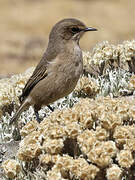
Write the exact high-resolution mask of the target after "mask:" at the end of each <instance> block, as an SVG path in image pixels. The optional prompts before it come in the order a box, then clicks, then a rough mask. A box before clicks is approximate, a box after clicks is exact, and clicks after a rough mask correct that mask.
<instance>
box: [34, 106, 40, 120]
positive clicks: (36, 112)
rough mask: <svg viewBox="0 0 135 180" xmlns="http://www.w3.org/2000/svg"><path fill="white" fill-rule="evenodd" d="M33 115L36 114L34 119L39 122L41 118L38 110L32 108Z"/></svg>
mask: <svg viewBox="0 0 135 180" xmlns="http://www.w3.org/2000/svg"><path fill="white" fill-rule="evenodd" d="M34 112H35V115H36V120H37V122H38V123H41V119H40V117H39V114H38V111H37V110H35V109H34Z"/></svg>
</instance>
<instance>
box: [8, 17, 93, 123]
mask: <svg viewBox="0 0 135 180" xmlns="http://www.w3.org/2000/svg"><path fill="white" fill-rule="evenodd" d="M86 31H96V29H95V28H87V27H86V26H85V25H84V23H82V22H81V21H79V20H77V19H63V20H61V21H59V22H58V23H57V24H56V25H55V26H54V27H53V28H52V30H51V33H50V36H49V43H48V47H47V49H46V52H45V53H44V55H43V57H42V59H41V61H40V62H39V64H38V65H37V67H36V69H35V71H34V72H33V74H32V76H31V77H30V79H29V80H28V82H27V83H26V85H25V87H24V89H23V92H22V95H21V96H20V102H21V106H20V108H19V109H18V111H17V112H16V114H15V115H14V117H13V118H12V119H11V121H10V124H11V123H13V122H14V121H17V119H18V118H19V116H20V114H21V113H22V111H24V110H25V109H27V108H28V107H29V106H30V105H32V106H33V107H34V111H35V114H36V118H37V121H38V122H40V119H39V115H38V111H39V110H40V109H41V107H42V106H43V105H45V106H48V107H49V108H50V109H51V110H53V109H52V108H51V107H50V104H51V103H53V102H54V101H56V100H58V99H60V98H62V97H64V96H67V95H68V94H69V93H71V92H72V91H73V89H74V88H75V86H76V84H77V81H78V79H79V77H80V75H81V74H82V72H83V62H82V51H81V49H80V46H79V40H80V38H81V37H82V35H83V34H84V33H85V32H86Z"/></svg>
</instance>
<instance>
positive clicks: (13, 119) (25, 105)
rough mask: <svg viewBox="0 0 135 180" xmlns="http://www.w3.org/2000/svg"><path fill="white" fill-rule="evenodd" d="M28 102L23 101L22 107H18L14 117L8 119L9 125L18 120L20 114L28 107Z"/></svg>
mask: <svg viewBox="0 0 135 180" xmlns="http://www.w3.org/2000/svg"><path fill="white" fill-rule="evenodd" d="M29 105H30V104H29V102H28V101H27V100H25V101H24V102H23V103H22V105H21V106H20V107H19V109H18V110H17V112H16V113H15V115H14V116H13V117H12V118H11V119H10V122H9V125H11V124H12V123H14V122H16V121H17V120H18V118H19V117H20V115H21V113H22V112H23V111H24V110H25V109H26V108H27V107H28V106H29Z"/></svg>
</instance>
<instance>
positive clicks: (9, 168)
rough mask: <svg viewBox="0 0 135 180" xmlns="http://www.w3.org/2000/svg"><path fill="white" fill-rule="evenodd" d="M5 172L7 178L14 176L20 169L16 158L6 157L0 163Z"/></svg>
mask: <svg viewBox="0 0 135 180" xmlns="http://www.w3.org/2000/svg"><path fill="white" fill-rule="evenodd" d="M2 167H3V169H4V172H5V174H6V175H7V177H8V178H12V179H13V178H15V177H16V175H17V174H18V173H19V172H20V171H21V166H20V165H19V163H18V162H17V161H16V160H13V159H8V160H6V161H4V162H3V163H2Z"/></svg>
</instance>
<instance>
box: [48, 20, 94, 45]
mask: <svg viewBox="0 0 135 180" xmlns="http://www.w3.org/2000/svg"><path fill="white" fill-rule="evenodd" d="M87 31H97V29H95V28H92V27H86V25H85V24H84V23H83V22H81V21H79V20H77V19H73V18H71V19H63V20H61V21H59V22H58V23H57V24H55V26H54V27H53V28H52V31H51V33H50V40H51V39H53V40H54V39H55V40H56V41H57V40H62V39H63V40H67V41H68V40H74V41H76V42H77V43H78V42H79V40H80V38H81V37H82V35H83V34H84V33H85V32H87Z"/></svg>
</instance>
